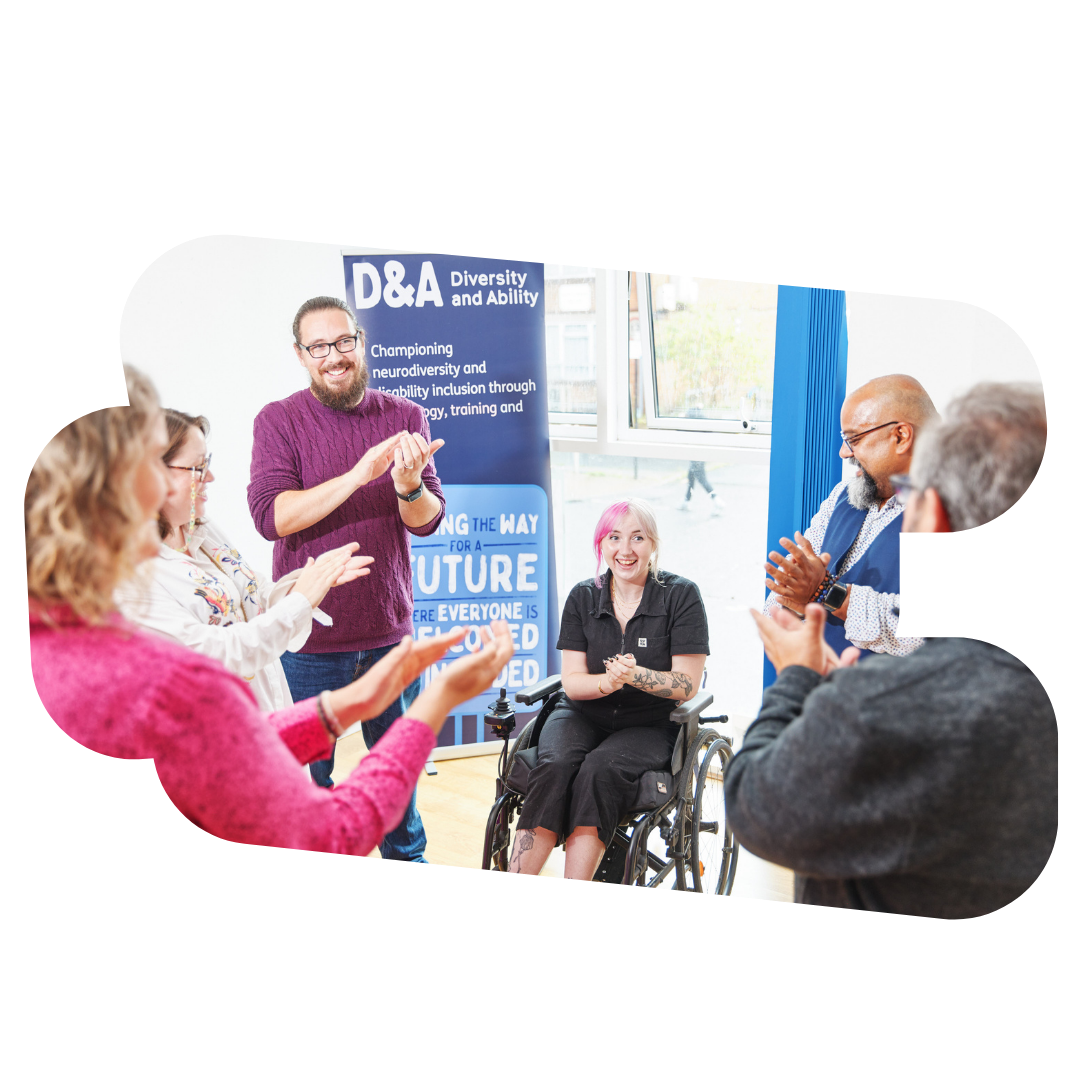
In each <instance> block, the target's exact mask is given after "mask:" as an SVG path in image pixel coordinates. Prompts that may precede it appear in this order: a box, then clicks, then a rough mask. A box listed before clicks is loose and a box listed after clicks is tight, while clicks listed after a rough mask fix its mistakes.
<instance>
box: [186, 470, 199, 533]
mask: <svg viewBox="0 0 1080 1080" xmlns="http://www.w3.org/2000/svg"><path fill="white" fill-rule="evenodd" d="M197 488H198V483H197V482H196V480H195V470H194V469H192V470H191V512H190V514H189V515H188V534H187V537H186V538H185V543H184V546H185V547H186V546H187V545H188V544H189V543H190V542H191V534H192V533H193V532H194V531H195V495H196V490H197Z"/></svg>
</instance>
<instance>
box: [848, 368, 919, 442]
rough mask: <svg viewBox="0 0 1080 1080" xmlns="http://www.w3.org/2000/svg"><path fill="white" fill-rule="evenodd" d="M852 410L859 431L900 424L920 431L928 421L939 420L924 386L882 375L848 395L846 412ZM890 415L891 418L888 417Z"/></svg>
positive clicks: (900, 378) (903, 376)
mask: <svg viewBox="0 0 1080 1080" xmlns="http://www.w3.org/2000/svg"><path fill="white" fill-rule="evenodd" d="M849 406H850V407H851V415H852V422H853V424H854V425H855V426H857V427H864V426H868V425H870V424H881V423H886V422H887V421H889V420H900V421H904V422H905V423H908V424H910V425H911V426H912V427H913V428H914V429H915V430H916V431H918V430H919V428H921V427H922V426H923V425H924V424H926V423H927V422H928V421H930V420H936V419H937V415H938V411H937V409H935V408H934V403H933V402H932V401H931V400H930V395H929V394H928V393H927V392H926V391H925V390H924V389H923V387H922V383H920V382H919V380H918V379H913V378H912V377H911V376H910V375H882V376H881V377H880V378H877V379H871V380H870V381H869V382H868V383H866V384H864V385H863V386H860V387H859V388H858V390H853V391H852V392H851V393H850V394H849V395H848V398H847V401H845V402H844V410H845V412H847V411H848V407H849ZM886 413H888V414H889V415H888V416H885V414H886ZM879 414H880V416H879ZM864 418H865V419H864Z"/></svg>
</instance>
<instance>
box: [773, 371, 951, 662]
mask: <svg viewBox="0 0 1080 1080" xmlns="http://www.w3.org/2000/svg"><path fill="white" fill-rule="evenodd" d="M937 415H938V414H937V410H936V409H935V408H934V403H933V402H932V401H931V400H930V397H929V395H928V394H927V393H926V391H925V390H924V389H923V388H922V386H921V385H920V384H919V382H918V381H917V380H916V379H913V378H912V377H911V376H910V375H885V376H882V377H881V378H878V379H872V380H871V381H870V382H868V383H867V384H866V385H865V386H860V387H859V388H858V389H857V390H854V391H852V392H851V393H850V394H849V395H848V396H847V399H846V400H845V402H844V405H843V408H842V409H841V410H840V435H841V439H842V442H841V445H840V457H841V458H842V459H844V460H849V459H850V460H851V461H852V462H853V463H854V464H855V466H856V470H857V471H856V473H855V475H854V476H853V477H851V479H850V480H846V481H843V480H842V481H841V482H840V483H839V484H837V485H836V487H834V488H833V490H832V491H831V492H830V493H829V496H828V498H826V499H825V501H824V502H823V503H822V504H821V508H820V509H819V510H818V512H817V513H816V514H815V515H814V518H813V520H812V521H811V522H810V527H809V528H808V529H807V530H806V535H805V536H803V535H801V534H800V533H798V532H796V533H795V539H794V540H789V539H788V538H787V537H784V538H782V539H781V541H780V544H781V546H782V547H784V548H785V550H786V551H787V555H782V554H780V553H779V552H776V551H770V552H769V559H770V560H771V561H769V562H766V563H765V569H766V571H767V572H768V573H769V574H770V575H771V578H766V581H765V584H766V585H767V586H768V588H769V589H770V595H769V597H768V599H767V600H766V602H765V614H766V615H772V614H773V613H774V612H775V611H776V609H777V608H778V607H780V606H781V605H782V606H783V607H786V608H788V609H790V610H792V611H794V612H796V613H798V614H799V615H802V614H804V612H805V610H806V605H807V604H809V603H812V602H813V603H819V604H821V605H822V606H823V607H824V608H825V610H826V611H827V612H828V619H827V621H826V628H825V639H826V641H828V643H829V645H830V646H831V647H832V648H833V649H835V650H836V652H838V653H840V652H842V651H843V650H844V649H845V648H847V647H848V646H850V645H855V646H857V647H858V648H859V649H861V650H862V651H863V653H864V654H865V653H869V652H876V653H890V654H892V655H894V656H904V655H906V654H908V653H910V652H913V651H914V650H915V649H917V648H918V647H919V646H920V645H921V644H922V639H921V638H901V637H898V636H897V634H896V627H897V624H898V622H899V617H900V595H899V590H900V523H901V518H902V517H903V507H902V506H901V505H900V503H899V500H898V499H897V497H896V493H895V492H894V491H893V487H892V483H891V482H890V480H889V477H890V476H894V475H897V474H903V473H906V472H907V471H908V467H909V465H910V463H911V456H912V454H913V452H914V450H915V438H916V435H917V434H918V432H919V430H920V429H921V428H922V427H923V426H924V425H925V424H926V423H927V422H928V421H932V420H935V419H937Z"/></svg>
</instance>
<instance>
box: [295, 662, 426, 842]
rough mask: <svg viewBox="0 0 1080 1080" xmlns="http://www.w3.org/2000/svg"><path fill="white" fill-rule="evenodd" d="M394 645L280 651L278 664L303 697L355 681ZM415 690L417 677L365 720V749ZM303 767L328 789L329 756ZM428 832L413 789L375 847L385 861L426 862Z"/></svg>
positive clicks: (299, 698)
mask: <svg viewBox="0 0 1080 1080" xmlns="http://www.w3.org/2000/svg"><path fill="white" fill-rule="evenodd" d="M392 648H394V646H393V645H384V646H382V647H381V648H378V649H361V650H360V652H359V653H356V652H335V653H291V652H287V653H284V654H283V655H282V657H281V666H282V667H283V668H284V669H285V678H286V679H287V680H288V683H289V690H290V692H291V693H292V696H293V701H304V700H306V699H307V698H312V697H315V696H316V695H317V694H321V693H322V691H323V690H339V689H341V687H343V686H348V684H349V683H351V682H352V681H353V680H354V679H358V678H359V677H360V676H361V675H363V674H364V673H365V672H367V671H368V669H369V668H370V667H371V666H372V665H373V664H375V663H376V662H377V661H379V660H381V659H382V658H383V657H384V656H385V655H386V654H387V653H388V652H389V651H390V650H391V649H392ZM419 693H420V680H419V679H417V680H416V681H415V682H413V683H411V684H410V685H409V686H407V687H405V690H404V692H403V693H402V695H401V697H400V698H398V700H397V701H395V702H394V703H393V704H392V705H390V707H389V708H388V709H387V710H386V711H385V712H384V713H382V714H381V715H380V716H376V717H374V718H373V719H371V720H365V721H364V723H363V724H361V725H360V728H361V730H362V731H363V733H364V742H365V743H366V744H367V748H368V749H369V750H370V749H371V748H372V747H373V746H374V745H375V744H376V743H377V742H378V741H379V740H380V739H381V738H382V737H383V735H384V734H386V731H387V729H388V728H389V727H390V725H391V724H392V723H393V722H394V721H395V720H396V719H397V718H398V717H399V716H403V715H404V714H405V712H406V710H407V709H408V708H409V706H410V705H412V703H413V702H414V701H415V700H416V698H417V695H418V694H419ZM308 768H309V769H310V770H311V777H312V779H313V780H314V781H315V783H316V784H318V785H319V786H320V787H333V786H334V784H333V781H332V780H331V779H330V773H331V772H332V771H333V768H334V755H333V754H332V753H331V755H330V757H329V758H327V759H326V760H324V761H313V762H312V763H311V764H310V765H309V766H308ZM426 847H427V836H426V835H425V834H424V823H423V822H422V821H421V820H420V812H419V811H418V810H417V809H416V791H415V790H414V791H413V793H412V796H411V797H410V799H409V805H408V807H407V808H406V810H405V816H404V817H403V818H402V819H401V824H400V825H398V826H397V828H396V829H393V830H391V831H390V832H388V833H387V834H386V836H385V837H384V839H383V842H382V843H381V844H380V845H379V853H380V854H381V855H382V857H383V858H384V859H397V860H399V861H401V862H427V859H425V858H424V849H425V848H426Z"/></svg>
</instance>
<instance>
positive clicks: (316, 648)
mask: <svg viewBox="0 0 1080 1080" xmlns="http://www.w3.org/2000/svg"><path fill="white" fill-rule="evenodd" d="M405 430H408V431H412V432H419V433H420V434H421V435H422V436H423V437H424V438H425V439H426V440H428V441H430V440H431V430H430V428H429V427H428V422H427V418H426V417H425V416H424V411H423V409H421V408H420V406H419V405H414V404H413V403H412V402H411V401H406V400H405V399H404V398H400V397H396V396H395V395H393V394H384V393H383V392H382V391H381V390H372V389H370V388H369V389H368V390H367V392H366V393H365V394H364V399H363V401H361V402H360V404H359V405H357V406H356V408H355V409H349V410H348V411H345V412H342V411H339V410H337V409H331V408H330V407H329V406H328V405H324V404H323V403H322V402H321V401H319V399H318V398H316V397H315V395H314V394H312V393H311V391H310V390H300V391H298V392H297V393H295V394H293V395H291V396H290V397H287V398H285V399H284V401H272V402H271V403H270V404H269V405H267V406H266V407H265V408H264V409H263V410H262V412H260V413H259V415H258V416H257V417H255V443H254V446H253V447H252V451H251V482H250V483H249V484H248V509H249V510H250V511H251V516H252V519H253V520H254V522H255V528H256V529H258V531H259V532H260V533H261V534H262V535H263V536H265V537H266V538H267V540H273V541H275V543H274V579H275V580H277V579H278V578H280V577H281V576H282V575H284V574H287V573H289V572H290V571H292V570H296V569H299V568H300V567H302V566H304V564H305V562H306V560H307V558H308V556H309V555H310V556H313V557H317V556H319V555H321V554H322V553H323V552H324V551H329V550H330V549H331V548H335V547H340V546H341V545H342V544H347V543H349V542H350V541H353V540H355V541H357V542H358V543H359V544H360V551H359V552H358V554H360V555H372V556H374V558H375V562H374V563H372V566H371V573H370V574H369V575H368V576H367V577H362V578H359V579H358V580H356V581H351V582H349V583H348V584H347V585H339V586H337V587H336V588H334V589H331V590H330V591H329V592H328V593H327V594H326V599H325V600H323V601H322V602H321V604H320V605H319V606H320V607H321V608H322V610H323V611H325V612H326V613H327V614H328V615H329V616H331V618H333V620H334V625H333V626H331V627H326V626H321V625H320V624H318V623H313V624H312V627H311V636H310V637H309V638H308V641H307V644H306V645H305V646H304V648H303V649H301V650H300V651H301V652H305V653H325V652H352V651H354V650H357V649H377V648H379V647H380V646H382V645H392V644H395V643H397V642H398V641H400V640H401V639H402V638H403V637H404V636H405V635H406V634H411V633H412V609H413V601H412V565H411V562H410V559H409V533H410V532H412V533H415V534H416V535H417V536H429V535H430V534H431V533H433V532H435V530H436V529H437V528H438V527H439V523H440V522H441V521H442V519H443V516H444V514H445V512H446V500H445V499H444V498H443V493H442V486H441V485H440V483H439V479H438V477H437V476H436V475H435V466H434V464H432V463H431V462H428V464H427V466H426V467H425V468H424V472H423V478H424V485H425V486H426V487H427V489H428V491H430V492H432V493H433V494H434V495H435V497H436V498H437V499H438V500H439V502H440V503H442V508H441V509H440V510H439V513H438V514H436V515H435V518H434V519H433V520H432V521H430V522H428V524H427V525H424V526H421V527H420V528H418V529H410V528H408V527H407V526H406V525H405V523H404V522H403V521H402V520H401V514H400V512H399V510H398V505H399V500H398V497H397V494H396V493H395V491H394V482H393V480H392V479H391V478H390V472H389V471H387V472H385V473H384V474H383V475H382V476H380V477H379V478H378V479H377V480H373V481H372V482H371V483H370V484H365V485H364V486H363V487H362V488H360V489H359V490H358V491H356V492H354V493H353V494H352V495H351V496H350V497H349V498H348V499H346V500H345V502H343V503H342V504H341V505H340V506H339V507H338V508H337V509H336V510H334V511H332V512H331V513H329V514H327V516H326V517H324V518H323V519H322V521H319V522H317V523H316V524H314V525H312V526H311V527H310V528H307V529H301V530H300V532H298V533H293V534H292V535H291V536H279V535H278V533H277V530H276V529H275V528H274V500H275V499H276V498H277V496H278V495H279V494H280V493H281V492H283V491H306V490H307V489H308V488H313V487H315V486H316V485H318V484H322V483H324V482H325V481H327V480H331V479H333V478H334V477H335V476H341V475H343V474H344V473H346V472H348V471H349V469H351V468H352V467H353V466H354V465H355V464H356V463H357V461H359V460H360V458H361V457H363V456H364V454H365V452H366V451H367V450H368V449H370V448H371V447H372V446H374V445H376V443H379V442H382V440H383V439H386V438H389V437H390V436H391V435H393V434H394V433H395V432H397V431H405Z"/></svg>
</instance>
